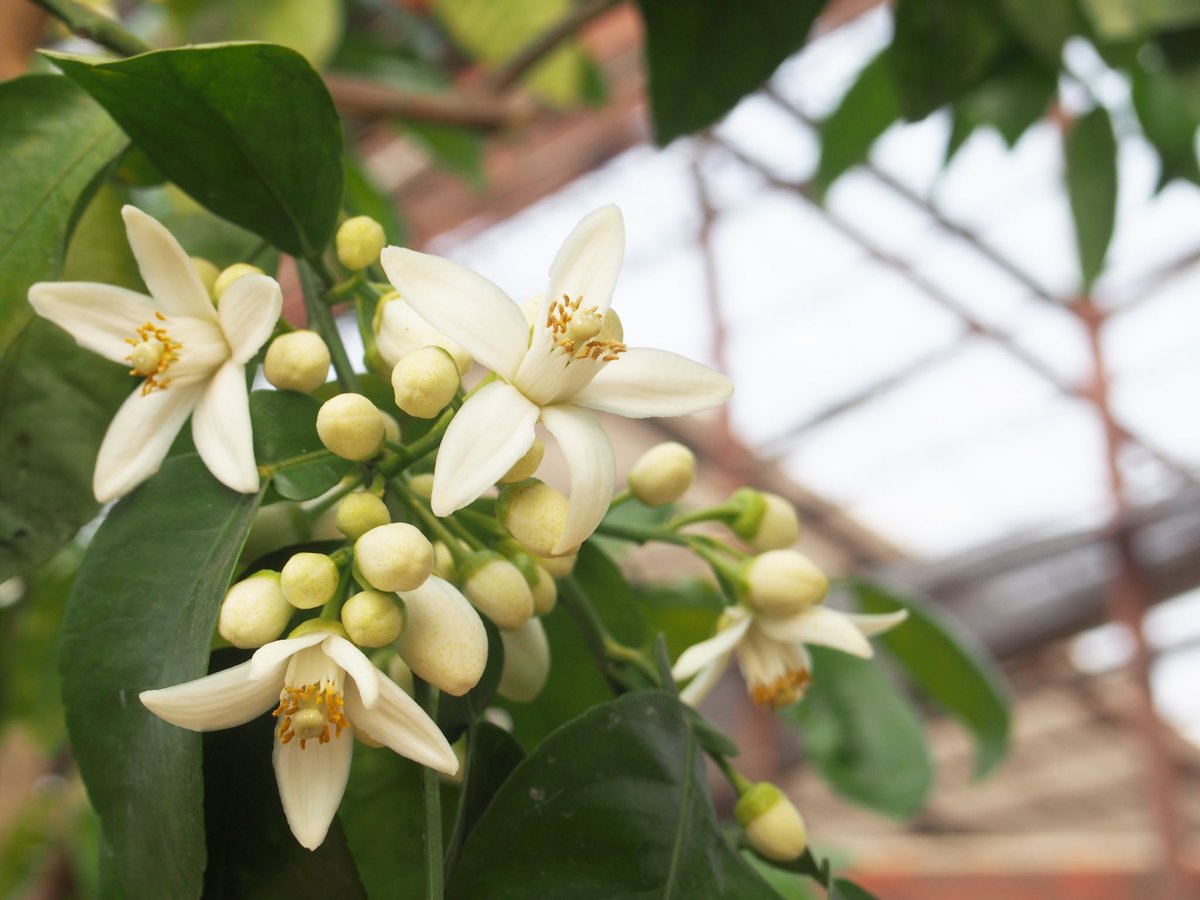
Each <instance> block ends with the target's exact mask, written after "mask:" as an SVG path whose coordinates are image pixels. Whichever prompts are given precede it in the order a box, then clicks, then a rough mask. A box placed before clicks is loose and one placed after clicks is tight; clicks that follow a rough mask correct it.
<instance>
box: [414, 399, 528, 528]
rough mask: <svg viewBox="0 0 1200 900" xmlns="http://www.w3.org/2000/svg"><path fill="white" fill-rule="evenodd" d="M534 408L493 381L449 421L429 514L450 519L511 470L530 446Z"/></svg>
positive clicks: (438, 459)
mask: <svg viewBox="0 0 1200 900" xmlns="http://www.w3.org/2000/svg"><path fill="white" fill-rule="evenodd" d="M537 418H538V408H537V407H536V406H534V405H533V404H532V403H530V402H529V401H528V400H526V399H525V397H524V396H523V395H522V394H521V392H520V391H518V390H517V389H516V388H514V387H513V386H512V385H510V384H505V383H504V382H503V381H493V382H492V383H491V384H487V385H484V386H483V387H482V388H480V389H479V390H478V391H476V392H475V393H474V394H472V395H471V396H470V397H468V398H467V402H466V403H464V404H463V406H462V409H460V410H459V411H458V413H457V414H456V415H455V416H454V418H453V419H452V420H451V421H450V427H449V428H447V429H446V435H445V437H443V438H442V446H441V448H440V449H439V450H438V455H437V462H436V463H435V465H434V469H433V497H432V499H431V503H432V506H433V511H434V513H435V514H436V515H439V516H448V515H450V513H452V512H454V511H455V510H456V509H461V508H462V507H464V506H466V505H467V504H468V503H470V502H471V501H472V500H474V499H475V498H476V497H478V496H479V495H480V494H482V493H483V492H484V491H486V490H487V489H488V488H489V487H491V486H492V485H493V484H495V483H496V481H497V480H498V479H500V478H501V477H503V475H504V474H505V473H506V472H507V471H508V470H509V469H511V468H512V465H513V463H515V462H516V461H517V460H518V459H520V458H521V457H522V456H524V455H525V453H526V452H527V451H528V450H529V448H530V447H531V446H532V445H533V439H534V437H535V434H534V429H533V426H534V425H535V424H536V423H537Z"/></svg>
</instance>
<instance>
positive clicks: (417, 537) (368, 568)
mask: <svg viewBox="0 0 1200 900" xmlns="http://www.w3.org/2000/svg"><path fill="white" fill-rule="evenodd" d="M354 564H355V565H356V566H357V567H358V571H359V572H361V573H362V576H363V578H365V579H366V580H367V583H368V584H370V585H371V587H373V588H376V589H377V590H380V591H411V590H413V589H414V588H418V587H420V586H421V585H422V584H424V583H425V579H426V578H428V577H429V576H430V574H431V573H432V572H433V544H431V543H429V538H427V537H425V535H423V534H422V533H421V532H420V530H419V529H417V528H414V527H413V526H412V525H409V524H408V523H407V522H393V523H391V524H390V525H380V526H379V527H378V528H372V529H371V530H370V531H368V532H367V533H366V534H364V535H363V536H362V537H360V538H359V539H358V540H357V541H355V542H354Z"/></svg>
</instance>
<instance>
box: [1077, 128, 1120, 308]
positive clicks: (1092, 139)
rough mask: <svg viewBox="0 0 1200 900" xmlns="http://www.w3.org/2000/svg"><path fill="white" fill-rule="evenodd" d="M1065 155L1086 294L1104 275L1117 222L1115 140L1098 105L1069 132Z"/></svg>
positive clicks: (1080, 268) (1080, 267)
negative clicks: (1105, 260)
mask: <svg viewBox="0 0 1200 900" xmlns="http://www.w3.org/2000/svg"><path fill="white" fill-rule="evenodd" d="M1065 155H1066V166H1067V168H1066V180H1067V196H1068V198H1069V199H1070V201H1071V217H1072V219H1073V220H1074V222H1075V244H1076V246H1077V248H1078V250H1079V273H1080V276H1081V277H1082V279H1083V291H1084V293H1085V294H1086V293H1087V292H1089V291H1090V290H1091V288H1092V284H1093V283H1095V281H1096V279H1097V278H1098V277H1100V273H1101V272H1103V271H1104V259H1105V257H1106V256H1107V255H1108V244H1109V241H1111V240H1112V236H1113V229H1114V228H1115V226H1116V221H1117V141H1116V137H1115V136H1114V135H1113V127H1112V122H1111V121H1110V120H1109V118H1108V110H1106V109H1105V108H1104V107H1103V106H1097V107H1096V108H1095V109H1093V110H1092V111H1091V112H1090V113H1088V114H1087V115H1085V116H1082V117H1080V118H1079V119H1076V120H1075V123H1074V124H1073V125H1072V126H1071V130H1070V131H1069V132H1068V133H1067V139H1066V148H1065Z"/></svg>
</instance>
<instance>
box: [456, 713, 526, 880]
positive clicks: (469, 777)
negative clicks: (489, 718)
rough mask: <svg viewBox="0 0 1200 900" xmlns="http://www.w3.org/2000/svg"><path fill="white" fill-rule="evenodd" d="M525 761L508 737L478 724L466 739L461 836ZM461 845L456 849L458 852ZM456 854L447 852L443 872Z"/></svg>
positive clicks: (467, 833) (482, 724)
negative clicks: (445, 865) (522, 761)
mask: <svg viewBox="0 0 1200 900" xmlns="http://www.w3.org/2000/svg"><path fill="white" fill-rule="evenodd" d="M524 758H525V752H524V751H523V750H522V749H521V745H520V744H518V743H517V742H516V739H515V738H513V736H512V735H511V734H509V733H508V732H507V731H505V730H504V729H503V728H498V727H497V726H495V725H493V724H491V723H490V722H479V723H478V724H477V725H476V726H475V729H474V731H473V732H472V733H471V735H470V736H469V737H468V740H467V761H466V768H465V769H464V780H463V784H464V790H463V793H462V794H461V796H460V797H459V803H460V804H462V809H461V810H460V811H459V813H458V815H459V816H460V817H461V818H462V827H463V837H464V838H465V837H466V836H467V835H469V834H470V833H471V832H472V831H473V830H474V828H475V826H476V825H477V824H478V823H479V819H480V818H481V817H482V816H483V813H484V811H485V810H486V809H487V808H488V805H489V804H491V802H492V798H494V797H495V796H496V792H497V791H499V790H500V787H501V786H502V785H503V784H504V782H505V780H506V779H507V778H508V776H509V775H511V774H512V771H513V769H515V768H516V767H517V765H518V764H519V763H520V762H521V760H522V759H524ZM461 849H462V848H461V846H460V847H459V848H458V850H459V851H461ZM458 855H459V854H458V852H454V851H452V850H451V851H448V853H447V860H448V862H447V869H450V868H452V867H453V866H454V865H457V863H458Z"/></svg>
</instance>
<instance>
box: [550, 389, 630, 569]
mask: <svg viewBox="0 0 1200 900" xmlns="http://www.w3.org/2000/svg"><path fill="white" fill-rule="evenodd" d="M542 424H544V425H545V426H546V430H547V431H549V432H550V433H551V434H552V435H554V439H555V440H556V441H558V446H559V448H560V449H561V450H562V453H563V456H564V457H566V460H567V468H568V469H569V470H570V474H571V496H570V505H569V506H568V509H567V524H566V527H564V528H563V533H562V534H561V535H559V538H558V543H557V544H555V545H554V553H555V554H563V553H569V552H571V551H573V550H574V549H576V548H577V547H578V546H579V545H580V544H582V543H583V542H584V541H585V540H586V539H587V538H588V537H589V536H590V535H591V533H592V532H593V531H595V530H596V526H597V525H599V524H600V520H601V519H603V518H604V514H605V513H606V512H608V504H609V503H610V502H612V495H613V484H614V483H615V482H616V478H617V474H616V463H615V462H613V451H612V443H611V442H610V441H609V439H608V434H607V433H606V432H605V431H604V427H603V426H602V425H601V424H600V422H599V420H598V419H597V418H596V417H595V416H594V415H593V414H592V413H590V412H588V411H587V410H586V409H581V408H579V407H578V406H547V407H545V408H544V409H543V410H542Z"/></svg>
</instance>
